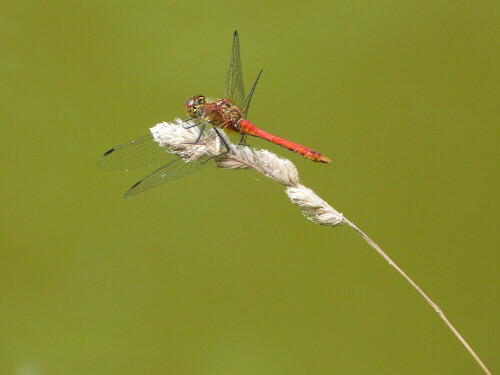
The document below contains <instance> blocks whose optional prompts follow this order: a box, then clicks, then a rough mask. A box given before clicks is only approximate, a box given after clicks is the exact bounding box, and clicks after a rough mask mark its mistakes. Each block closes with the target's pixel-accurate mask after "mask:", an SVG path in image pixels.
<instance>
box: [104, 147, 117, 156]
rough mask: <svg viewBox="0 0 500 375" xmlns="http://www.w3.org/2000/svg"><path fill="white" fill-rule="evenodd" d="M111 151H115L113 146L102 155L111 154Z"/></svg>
mask: <svg viewBox="0 0 500 375" xmlns="http://www.w3.org/2000/svg"><path fill="white" fill-rule="evenodd" d="M113 151H115V149H114V148H112V149H110V150H108V151H106V152H105V153H104V154H103V155H102V156H106V155H109V154H111V153H112V152H113Z"/></svg>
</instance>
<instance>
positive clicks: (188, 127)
mask: <svg viewBox="0 0 500 375" xmlns="http://www.w3.org/2000/svg"><path fill="white" fill-rule="evenodd" d="M188 121H189V120H186V121H185V122H188ZM200 124H201V122H195V123H193V124H191V125H186V126H184V129H191V128H194V127H195V126H198V125H200Z"/></svg>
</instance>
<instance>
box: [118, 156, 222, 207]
mask: <svg viewBox="0 0 500 375" xmlns="http://www.w3.org/2000/svg"><path fill="white" fill-rule="evenodd" d="M213 161H214V159H209V160H204V161H203V162H199V161H197V162H192V163H186V162H185V161H184V160H183V159H182V158H181V157H177V158H176V159H174V160H172V161H170V162H169V163H167V164H165V165H163V166H161V167H160V168H158V169H157V170H155V171H154V172H152V173H150V174H148V175H147V176H146V177H144V178H143V179H141V180H139V181H137V182H136V183H135V184H134V185H133V186H132V187H131V188H130V189H129V190H128V191H127V192H126V193H125V198H132V197H133V196H135V195H137V194H139V193H142V192H143V191H146V190H149V189H152V188H154V187H157V186H160V185H162V184H164V183H166V182H168V181H171V180H175V179H177V178H181V177H184V176H187V175H188V174H191V173H194V172H197V171H199V170H200V169H203V168H205V167H207V166H209V165H212V164H213Z"/></svg>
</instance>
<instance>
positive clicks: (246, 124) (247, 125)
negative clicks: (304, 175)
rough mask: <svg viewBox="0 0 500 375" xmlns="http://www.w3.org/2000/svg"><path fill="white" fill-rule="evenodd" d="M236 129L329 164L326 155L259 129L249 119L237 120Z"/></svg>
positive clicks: (329, 161)
mask: <svg viewBox="0 0 500 375" xmlns="http://www.w3.org/2000/svg"><path fill="white" fill-rule="evenodd" d="M238 130H239V131H240V132H241V133H243V134H248V135H252V136H254V137H259V138H262V139H265V140H266V141H269V142H273V143H274V144H277V145H279V146H281V147H285V148H286V149H288V150H290V151H293V152H295V153H297V154H299V155H302V156H303V157H305V158H307V159H310V160H312V161H317V162H319V163H327V164H330V163H331V160H330V159H329V158H327V157H326V156H324V155H322V154H320V153H319V152H317V151H314V150H312V149H310V148H308V147H306V146H302V145H299V144H298V143H295V142H291V141H288V140H286V139H284V138H280V137H277V136H275V135H272V134H270V133H267V132H265V131H264V130H261V129H259V128H258V127H256V126H255V125H254V124H252V123H251V122H250V121H248V120H245V119H241V120H240V121H239V122H238Z"/></svg>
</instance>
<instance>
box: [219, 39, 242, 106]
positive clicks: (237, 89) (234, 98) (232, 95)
mask: <svg viewBox="0 0 500 375" xmlns="http://www.w3.org/2000/svg"><path fill="white" fill-rule="evenodd" d="M224 91H225V92H224V95H225V96H226V98H227V99H229V101H230V102H231V103H233V104H234V105H236V106H237V107H239V108H242V104H243V101H244V100H245V88H244V86H243V73H242V71H241V59H240V40H239V37H238V32H237V31H235V32H234V35H233V50H232V53H231V61H230V62H229V69H228V71H227V76H226V86H225V90H224Z"/></svg>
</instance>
